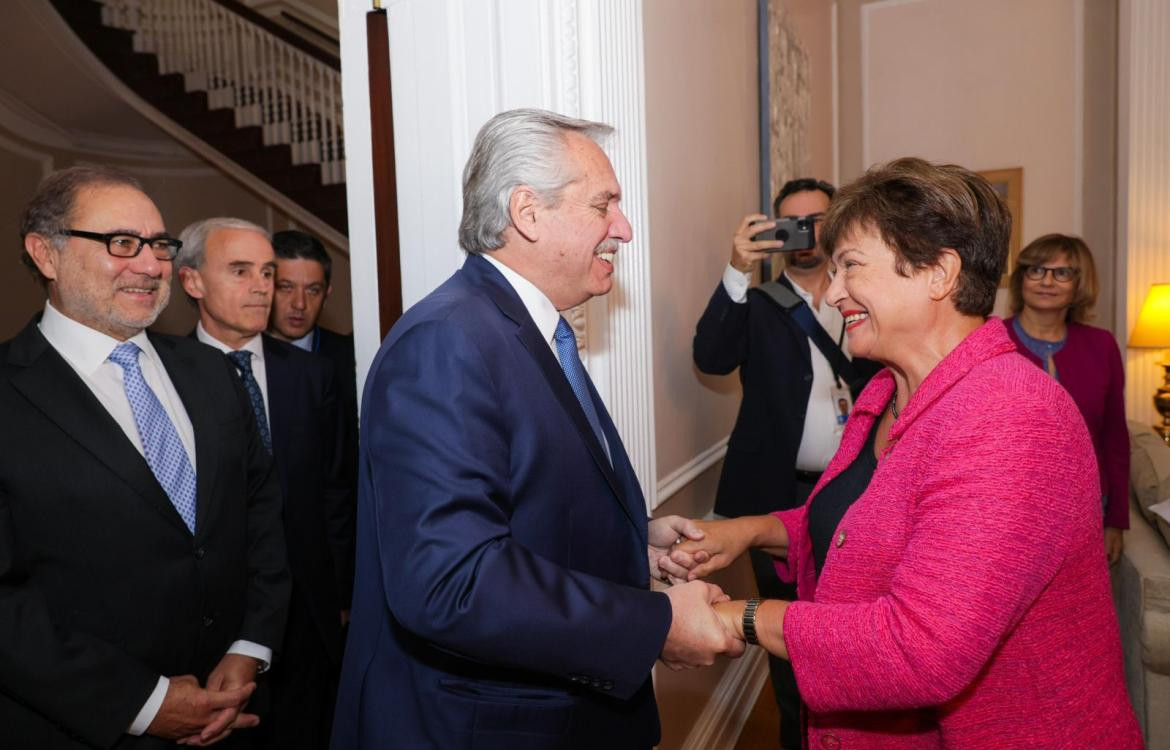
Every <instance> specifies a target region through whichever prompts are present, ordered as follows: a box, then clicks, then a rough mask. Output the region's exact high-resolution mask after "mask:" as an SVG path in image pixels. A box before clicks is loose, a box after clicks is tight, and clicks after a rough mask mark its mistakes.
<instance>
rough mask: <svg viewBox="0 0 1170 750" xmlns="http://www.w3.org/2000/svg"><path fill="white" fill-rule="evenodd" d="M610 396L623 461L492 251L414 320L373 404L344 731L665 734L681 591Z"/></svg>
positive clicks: (607, 423)
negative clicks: (657, 569) (649, 538)
mask: <svg viewBox="0 0 1170 750" xmlns="http://www.w3.org/2000/svg"><path fill="white" fill-rule="evenodd" d="M590 389H591V390H592V385H591V386H590ZM593 398H594V399H595V401H596V403H597V404H598V405H600V404H601V401H600V399H598V397H597V394H596V392H593ZM598 411H599V412H600V416H601V421H602V427H603V430H604V431H605V435H606V439H607V441H608V443H609V447H610V450H611V452H612V455H613V467H612V469H611V468H610V465H609V463H608V461H607V459H606V457H605V452H604V450H603V449H602V447H601V445H600V444H599V443H598V441H597V438H596V437H595V435H594V434H593V432H592V430H591V429H590V428H589V425H588V422H587V421H586V419H585V415H584V412H583V411H582V409H581V407H580V405H579V404H578V402H577V400H576V398H575V397H574V395H573V392H572V390H571V389H570V387H569V384H568V381H567V380H566V378H565V376H564V373H563V372H562V371H561V368H560V365H559V364H558V362H557V359H556V356H555V355H554V354H553V352H552V349H551V348H550V346H549V344H548V343H547V342H546V341H545V340H544V339H543V338H542V336H541V335H540V333H539V332H538V331H537V328H536V326H535V324H534V323H533V322H532V319H531V317H530V316H529V314H528V312H527V310H526V309H525V308H524V306H523V304H522V303H521V301H520V298H519V297H518V296H517V295H516V293H515V292H514V291H513V289H512V287H511V286H510V285H509V284H508V282H507V281H506V280H505V279H504V277H503V276H502V275H501V274H500V273H499V272H498V271H497V270H496V269H495V268H493V267H492V265H491V264H490V263H489V262H488V261H486V260H484V259H483V258H480V257H477V256H471V257H469V258H468V260H467V262H466V263H465V264H464V266H463V268H462V269H461V270H460V271H458V272H456V273H455V274H454V275H453V276H452V277H451V278H450V279H448V280H447V281H446V282H445V283H444V284H443V285H442V286H440V287H439V288H438V289H437V290H435V291H434V292H433V293H431V294H430V295H429V296H427V297H426V298H425V299H424V300H423V301H421V302H420V303H418V304H417V305H415V306H414V307H413V308H412V309H410V310H409V311H408V312H407V313H406V314H405V315H404V316H403V317H402V319H401V320H400V321H399V322H398V323H397V324H396V325H395V326H394V329H393V330H392V331H391V332H390V335H389V337H388V338H387V339H386V341H385V342H384V343H383V345H382V348H381V350H380V351H379V353H378V356H377V357H376V359H375V360H374V363H373V366H372V369H371V374H370V377H369V381H368V383H367V385H366V390H365V398H364V399H363V403H362V420H361V441H360V442H361V448H360V456H361V458H360V462H361V479H360V483H359V490H358V543H357V575H356V581H355V585H354V601H353V621H352V623H351V626H350V632H349V640H348V642H347V645H346V654H345V663H344V666H343V669H342V679H341V688H340V691H339V696H338V707H337V713H336V715H335V717H334V738H333V739H334V742H333V747H334V748H335V750H352V749H356V748H371V749H372V748H398V747H401V748H416V747H442V748H471V747H475V748H509V749H514V748H562V747H582V748H584V747H589V748H597V747H606V746H609V747H623V748H625V747H642V748H649V747H650V746H651V745H653V744H654V743H655V742H657V740H658V736H659V726H658V717H657V709H656V706H655V703H654V696H653V691H652V686H651V683H650V669H651V667H652V666H653V664H654V661H655V659H656V658H657V656H658V654H659V653H660V651H661V649H662V645H663V643H664V641H665V638H666V633H667V631H668V630H669V627H670V620H671V611H670V604H669V601H668V599H667V598H666V596H665V595H663V594H661V593H656V592H651V591H650V590H649V569H648V565H647V557H646V510H645V506H644V500H643V497H642V493H641V489H640V488H639V486H638V482H637V479H636V477H635V475H634V472H633V469H632V468H631V466H630V462H629V458H628V457H627V455H626V452H625V449H624V448H623V446H622V442H621V439H620V438H619V437H618V434H617V431H616V430H615V429H614V426H613V422H612V421H611V420H610V419H609V416H608V414H607V413H606V412H605V410H604V408H599V410H598Z"/></svg>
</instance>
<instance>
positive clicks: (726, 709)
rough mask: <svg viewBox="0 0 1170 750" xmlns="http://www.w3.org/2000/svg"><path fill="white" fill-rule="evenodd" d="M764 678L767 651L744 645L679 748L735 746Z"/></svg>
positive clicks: (712, 749)
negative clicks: (741, 652) (746, 647)
mask: <svg viewBox="0 0 1170 750" xmlns="http://www.w3.org/2000/svg"><path fill="white" fill-rule="evenodd" d="M767 679H768V658H767V653H766V652H765V651H764V650H763V649H762V648H760V647H759V646H748V649H747V653H745V654H744V655H743V656H742V657H741V658H739V659H737V660H735V661H733V662H732V663H731V666H729V667H728V668H727V670H726V671H724V673H723V677H721V678H720V679H719V684H718V685H717V686H716V687H715V690H714V692H712V693H711V699H710V700H708V701H707V705H705V706H703V711H702V713H700V714H699V718H698V719H696V720H695V724H694V726H692V727H691V732H690V734H688V735H687V739H686V741H685V742H683V744H682V748H681V750H735V746H736V742H737V740H738V739H739V735H740V733H741V732H742V731H743V725H744V723H745V722H747V719H748V716H750V715H751V712H752V708H754V707H755V705H756V700H758V699H759V697H760V691H761V690H762V689H763V687H764V682H765V681H766V680H767ZM769 698H770V696H769Z"/></svg>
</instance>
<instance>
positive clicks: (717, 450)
mask: <svg viewBox="0 0 1170 750" xmlns="http://www.w3.org/2000/svg"><path fill="white" fill-rule="evenodd" d="M725 455H727V438H723V439H722V440H720V441H719V442H718V443H715V445H712V446H711V447H710V448H708V449H707V450H705V451H703V452H702V453H700V454H699V455H697V456H695V457H694V458H692V459H691V460H690V461H687V462H686V463H685V464H683V465H682V466H680V467H679V468H677V469H675V470H674V471H672V472H670V473H669V474H667V475H666V476H664V477H663V478H662V479H659V480H658V492H657V495H656V497H657V499H658V504H659V505H661V504H662V503H665V502H666V501H667V500H669V499H670V498H671V497H673V496H674V494H675V493H676V492H678V491H679V490H681V489H682V488H684V487H686V486H687V485H688V484H690V483H691V482H693V481H695V479H696V478H697V477H698V476H699V475H700V474H702V473H703V472H704V471H706V470H707V469H710V468H711V467H712V466H714V465H715V464H717V463H719V461H721V460H722V459H723V457H724V456H725Z"/></svg>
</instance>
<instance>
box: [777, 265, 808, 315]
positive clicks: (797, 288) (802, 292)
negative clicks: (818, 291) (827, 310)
mask: <svg viewBox="0 0 1170 750" xmlns="http://www.w3.org/2000/svg"><path fill="white" fill-rule="evenodd" d="M784 278H786V279H788V283H789V284H792V291H794V292H796V293H797V294H799V295H800V298H801V299H802V300H804V304H806V305H808V306H809V307H812V303H813V296H812V295H811V294H810V293H808V292H806V291H805V290H804V287H802V286H801V285H800V284H799V283H797V281H796V279H794V278H792V276H791V275H790V274H789V273H788V269H787V268H786V269H784Z"/></svg>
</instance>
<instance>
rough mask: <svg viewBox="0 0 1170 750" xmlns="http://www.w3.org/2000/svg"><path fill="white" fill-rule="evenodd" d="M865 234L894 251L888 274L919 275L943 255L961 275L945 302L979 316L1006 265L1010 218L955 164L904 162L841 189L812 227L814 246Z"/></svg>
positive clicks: (984, 185)
mask: <svg viewBox="0 0 1170 750" xmlns="http://www.w3.org/2000/svg"><path fill="white" fill-rule="evenodd" d="M861 230H873V231H876V232H877V234H878V235H879V236H880V237H881V239H882V241H883V242H885V243H886V244H887V245H888V246H889V247H890V249H892V250H893V251H894V255H895V256H896V260H895V262H894V269H895V270H896V271H897V272H898V273H899V274H901V275H903V276H906V275H909V272H908V268H907V266H909V267H910V268H914V269H916V270H917V269H921V268H927V267H929V266H931V265H934V264H935V263H936V262H938V258H939V256H940V255H941V253H942V250H943V249H944V248H950V249H952V250H954V251H955V252H956V253H958V255H959V259H960V260H961V261H962V268H961V270H960V272H959V283H958V287H957V288H956V289H955V293H954V295H953V298H952V302H953V304H954V306H955V309H956V310H958V311H959V312H960V313H963V314H964V315H978V316H980V317H987V316H988V315H990V314H991V310H992V308H994V307H995V292H996V289H998V288H999V279H1000V276H1001V275H1002V274H1003V268H1004V264H1005V263H1006V262H1007V254H1008V239H1009V238H1010V237H1011V233H1012V216H1011V213H1010V212H1009V211H1008V209H1007V206H1006V205H1005V204H1004V202H1003V200H1002V199H1001V198H1000V197H999V195H998V194H997V193H996V192H995V189H994V188H992V187H991V184H990V183H989V182H987V180H985V179H984V178H982V177H980V176H979V175H978V174H976V173H974V172H972V171H971V170H969V169H964V168H963V167H960V166H957V165H955V164H931V163H930V162H928V161H925V160H923V159H918V158H914V157H905V158H902V159H896V160H894V161H892V162H889V163H888V164H880V165H878V166H875V167H871V168H870V169H869V171H868V172H866V173H865V174H864V175H862V176H861V177H859V178H858V179H856V180H854V181H853V182H851V183H850V184H848V185H846V186H845V187H843V188H841V189H840V190H839V191H838V192H837V195H836V196H835V197H834V198H833V202H832V203H831V204H830V205H829V210H828V212H827V213H826V214H825V218H824V220H823V221H822V222H821V226H820V227H819V237H820V241H821V247H822V249H823V250H824V252H825V254H826V255H829V256H832V254H833V249H834V248H835V247H836V245H837V243H839V242H840V241H842V240H843V239H845V238H846V237H847V236H849V235H851V234H853V233H854V232H856V231H861Z"/></svg>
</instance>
